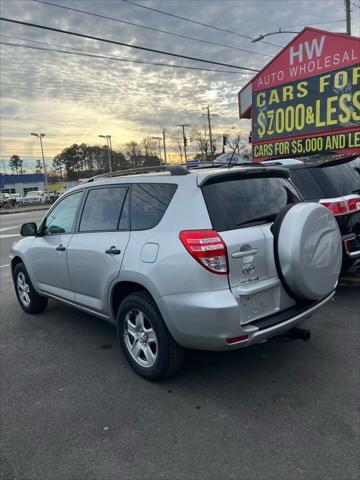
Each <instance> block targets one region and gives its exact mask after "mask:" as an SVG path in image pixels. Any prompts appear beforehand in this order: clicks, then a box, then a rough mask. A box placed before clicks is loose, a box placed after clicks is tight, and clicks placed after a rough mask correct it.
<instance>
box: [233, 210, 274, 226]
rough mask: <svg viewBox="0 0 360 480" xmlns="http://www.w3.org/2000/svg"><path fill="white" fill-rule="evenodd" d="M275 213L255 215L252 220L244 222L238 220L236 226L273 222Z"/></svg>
mask: <svg viewBox="0 0 360 480" xmlns="http://www.w3.org/2000/svg"><path fill="white" fill-rule="evenodd" d="M276 215H277V214H276V213H272V214H269V215H262V216H261V217H256V218H254V219H252V220H246V222H240V223H237V224H236V225H237V226H238V227H240V226H242V227H244V226H245V225H249V226H251V225H254V224H257V223H268V222H273V221H274V220H275V218H276Z"/></svg>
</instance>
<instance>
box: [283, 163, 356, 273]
mask: <svg viewBox="0 0 360 480" xmlns="http://www.w3.org/2000/svg"><path fill="white" fill-rule="evenodd" d="M287 161H288V159H284V160H279V161H276V164H282V165H286V166H287V167H288V168H289V170H290V177H291V180H292V182H293V183H294V184H295V186H296V187H297V188H298V189H299V191H300V192H301V194H302V195H303V197H304V198H305V200H307V201H310V202H319V203H321V204H322V205H324V206H325V207H326V208H328V209H329V210H330V211H331V212H332V213H333V214H334V215H335V218H336V220H337V222H338V225H339V228H340V232H341V235H342V238H343V264H342V271H343V272H344V271H346V270H348V269H349V268H350V267H352V266H353V265H354V264H355V262H356V263H357V264H360V158H359V157H357V158H354V157H346V158H344V157H343V158H336V157H335V158H334V157H331V156H318V157H314V158H313V159H312V158H311V157H309V158H308V159H304V160H297V163H290V164H289V163H288V162H287Z"/></svg>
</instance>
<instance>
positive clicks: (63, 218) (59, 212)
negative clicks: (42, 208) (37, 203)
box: [43, 191, 83, 235]
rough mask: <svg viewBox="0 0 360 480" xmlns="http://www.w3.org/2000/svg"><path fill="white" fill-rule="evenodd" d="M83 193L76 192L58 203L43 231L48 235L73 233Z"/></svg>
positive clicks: (47, 219)
mask: <svg viewBox="0 0 360 480" xmlns="http://www.w3.org/2000/svg"><path fill="white" fill-rule="evenodd" d="M82 195H83V192H82V191H80V192H76V193H73V194H72V195H69V196H67V197H65V198H64V199H63V200H62V201H61V202H60V203H58V204H57V205H56V207H55V208H54V209H53V210H52V211H51V212H50V214H49V216H48V217H47V218H46V220H45V224H44V230H43V233H44V234H48V235H56V234H61V233H71V232H72V229H73V224H74V220H75V215H76V212H77V209H78V206H79V204H80V201H81V198H82Z"/></svg>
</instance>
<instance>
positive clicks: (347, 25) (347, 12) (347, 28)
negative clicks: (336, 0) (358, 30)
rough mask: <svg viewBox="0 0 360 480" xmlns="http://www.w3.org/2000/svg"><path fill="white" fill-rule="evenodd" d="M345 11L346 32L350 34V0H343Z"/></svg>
mask: <svg viewBox="0 0 360 480" xmlns="http://www.w3.org/2000/svg"><path fill="white" fill-rule="evenodd" d="M344 3H345V12H346V33H347V34H348V35H351V2H350V0H344Z"/></svg>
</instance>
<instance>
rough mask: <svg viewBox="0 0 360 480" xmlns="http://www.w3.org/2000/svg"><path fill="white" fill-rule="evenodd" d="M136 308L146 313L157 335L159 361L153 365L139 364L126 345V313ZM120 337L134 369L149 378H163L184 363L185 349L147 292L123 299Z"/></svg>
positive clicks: (119, 322)
mask: <svg viewBox="0 0 360 480" xmlns="http://www.w3.org/2000/svg"><path fill="white" fill-rule="evenodd" d="M134 310H135V311H139V312H142V313H143V314H144V315H145V318H146V321H148V322H149V325H151V328H152V329H153V330H154V332H155V334H156V340H157V344H156V360H155V363H154V364H153V365H152V366H142V365H139V363H137V362H136V361H135V360H134V358H133V357H132V355H131V353H130V351H129V349H128V346H127V344H126V336H128V334H127V333H126V326H127V315H128V314H129V313H130V312H132V311H134ZM117 336H118V340H119V343H120V345H121V348H122V351H123V353H124V356H125V358H126V360H127V361H128V363H129V365H130V366H131V368H132V369H133V370H135V372H136V373H138V374H139V375H141V376H143V377H145V378H147V379H149V380H153V381H160V380H163V379H165V378H167V377H169V376H171V375H173V374H174V373H175V372H176V371H177V370H179V368H180V367H181V365H182V363H183V360H184V350H183V348H182V347H180V345H178V344H177V343H176V342H175V340H174V339H173V338H172V336H171V335H170V332H169V331H168V329H167V327H166V325H165V323H164V321H163V319H162V316H161V313H160V311H159V309H158V307H157V305H156V304H155V302H154V301H153V300H152V298H151V297H150V296H149V295H148V294H147V293H145V292H136V293H133V294H131V295H129V296H128V297H126V298H125V299H124V300H123V301H122V303H121V305H120V307H119V309H118V312H117ZM128 338H129V337H128Z"/></svg>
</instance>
